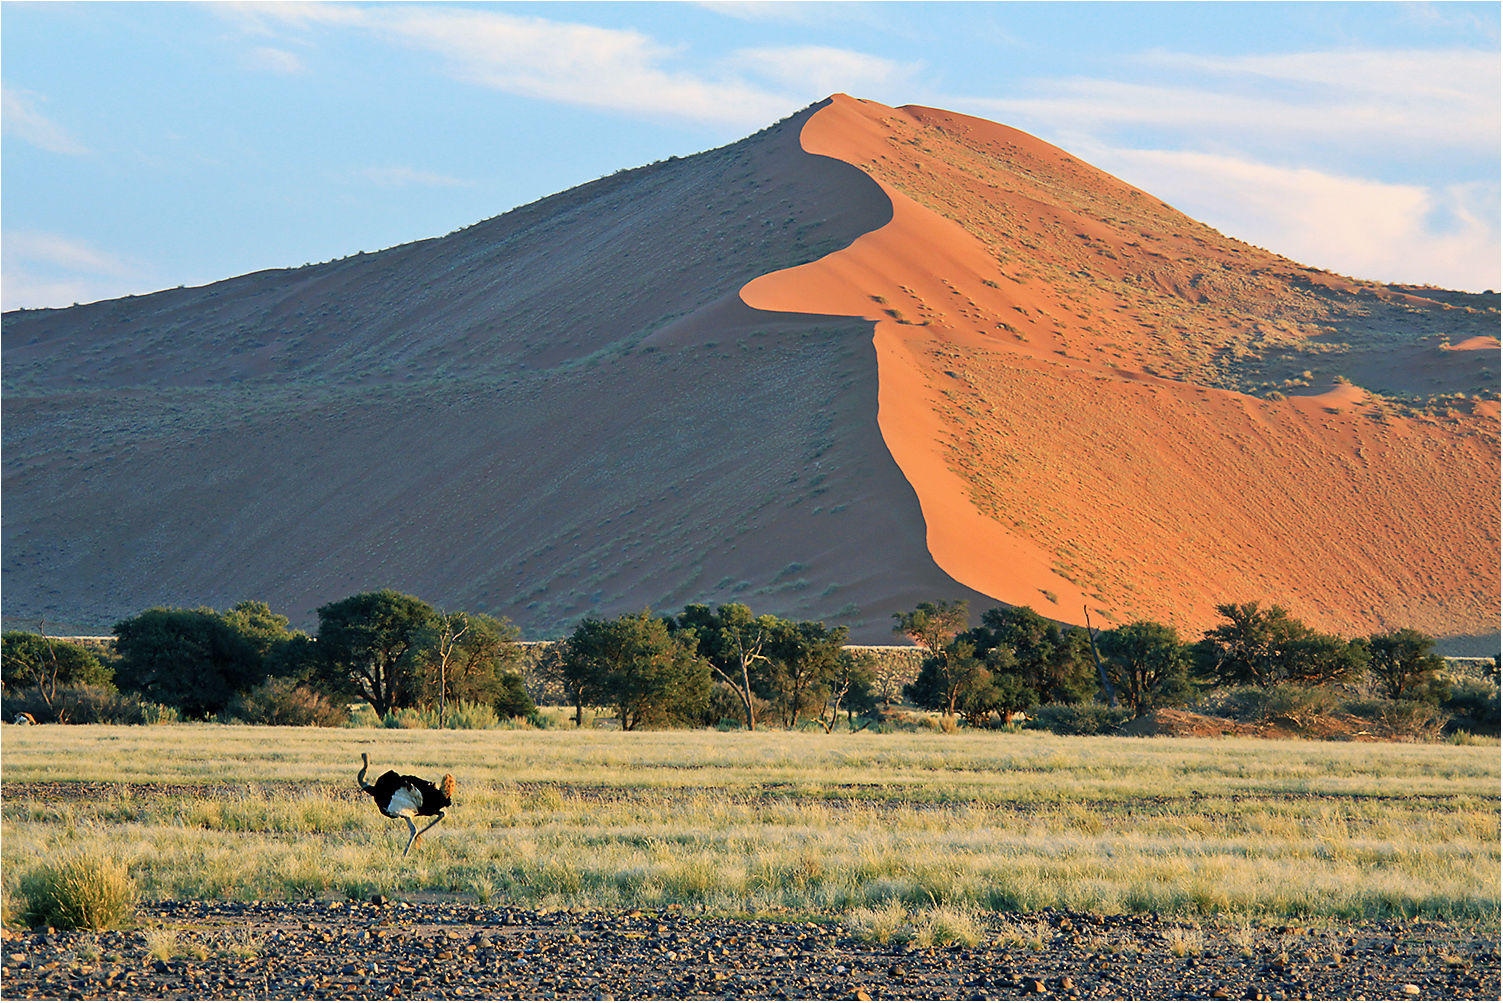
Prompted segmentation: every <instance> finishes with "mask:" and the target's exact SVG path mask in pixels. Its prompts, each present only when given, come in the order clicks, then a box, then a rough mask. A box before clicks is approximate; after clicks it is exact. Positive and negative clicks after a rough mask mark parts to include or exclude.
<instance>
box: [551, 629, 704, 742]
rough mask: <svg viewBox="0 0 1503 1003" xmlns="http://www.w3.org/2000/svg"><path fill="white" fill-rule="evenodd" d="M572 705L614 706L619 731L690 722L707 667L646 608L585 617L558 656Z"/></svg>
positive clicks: (686, 640) (690, 640)
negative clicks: (611, 615) (609, 616)
mask: <svg viewBox="0 0 1503 1003" xmlns="http://www.w3.org/2000/svg"><path fill="white" fill-rule="evenodd" d="M563 674H564V679H565V683H566V686H567V687H568V688H569V690H570V692H571V693H572V694H574V698H575V700H576V707H577V708H582V707H583V705H584V704H586V703H588V704H592V705H595V706H609V707H614V708H615V709H616V712H617V716H618V717H619V718H620V720H621V729H622V730H623V731H636V730H639V729H641V728H644V727H656V726H662V725H665V724H681V723H688V722H690V721H693V720H695V719H696V718H697V717H698V715H699V713H700V710H701V709H702V707H703V706H704V703H705V701H706V700H707V699H708V697H709V689H710V667H709V664H708V663H707V662H706V661H705V660H704V659H703V658H701V657H699V654H698V652H697V651H696V649H695V639H694V637H693V636H692V635H691V634H688V633H685V632H670V631H669V629H668V624H667V623H666V622H665V621H664V620H661V619H658V618H656V617H654V616H652V614H651V613H649V612H648V611H647V610H643V611H642V612H641V613H627V614H623V615H622V616H619V617H617V618H616V619H614V620H595V619H586V620H583V621H581V622H580V624H579V626H578V627H576V628H575V629H574V633H573V634H572V635H570V637H569V641H568V649H567V651H566V653H565V655H564V662H563Z"/></svg>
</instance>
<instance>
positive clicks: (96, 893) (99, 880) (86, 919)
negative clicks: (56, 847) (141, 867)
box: [18, 852, 136, 930]
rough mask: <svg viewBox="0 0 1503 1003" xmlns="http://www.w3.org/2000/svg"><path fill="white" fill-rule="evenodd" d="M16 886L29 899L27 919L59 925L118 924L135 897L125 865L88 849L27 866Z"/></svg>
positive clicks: (93, 927) (99, 926) (91, 926)
mask: <svg viewBox="0 0 1503 1003" xmlns="http://www.w3.org/2000/svg"><path fill="white" fill-rule="evenodd" d="M18 891H19V892H20V894H21V896H22V897H23V898H24V899H25V900H26V906H25V908H24V910H23V912H22V917H23V918H24V919H25V920H26V921H27V922H28V923H30V924H31V925H32V926H34V927H40V926H52V927H56V928H57V929H59V930H104V929H108V928H109V927H111V926H116V925H118V924H120V923H121V922H123V921H124V920H126V919H127V918H128V917H129V916H130V915H131V912H132V909H133V906H134V905H135V900H136V886H135V883H134V882H132V881H131V879H130V875H129V874H127V873H126V870H125V865H124V864H121V863H120V862H119V861H116V860H112V859H110V858H109V857H106V856H104V855H103V854H99V853H89V852H81V853H77V854H75V855H73V856H72V857H69V858H67V859H65V860H63V861H61V862H59V863H56V864H43V865H42V866H40V867H38V868H35V869H34V870H31V871H29V872H27V873H26V874H24V875H22V876H21V881H20V883H19V886H18Z"/></svg>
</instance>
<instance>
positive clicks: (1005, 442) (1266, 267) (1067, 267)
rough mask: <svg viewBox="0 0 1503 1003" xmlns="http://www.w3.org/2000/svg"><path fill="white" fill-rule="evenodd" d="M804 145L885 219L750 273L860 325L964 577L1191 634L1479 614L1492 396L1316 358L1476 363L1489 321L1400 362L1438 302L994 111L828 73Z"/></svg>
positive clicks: (912, 465)
mask: <svg viewBox="0 0 1503 1003" xmlns="http://www.w3.org/2000/svg"><path fill="white" fill-rule="evenodd" d="M801 141H802V143H803V145H804V148H805V149H806V150H808V151H809V152H811V153H815V154H819V155H822V156H829V157H834V158H836V159H839V160H843V161H845V162H847V163H850V164H852V165H854V166H856V167H858V168H860V169H861V170H862V171H864V172H865V173H867V174H868V175H869V176H870V177H872V178H873V179H874V180H876V181H877V182H878V184H879V185H881V187H882V190H883V192H884V194H886V196H887V197H888V198H889V199H890V200H891V202H892V205H893V218H892V222H891V223H889V224H888V225H887V226H885V227H882V228H880V229H878V230H874V231H872V232H870V233H867V234H865V235H864V236H862V237H860V238H859V239H857V240H856V241H855V242H854V243H853V244H852V245H851V246H850V247H849V248H847V249H845V250H842V251H840V252H837V253H835V254H831V255H829V256H827V257H825V258H823V259H820V260H819V261H815V262H812V263H810V264H806V265H803V266H800V267H798V268H793V269H788V270H786V271H782V272H776V273H773V274H770V275H765V276H762V277H761V278H758V279H756V280H754V281H753V282H751V283H749V284H747V285H746V286H745V287H744V288H743V289H742V293H741V295H742V298H743V299H744V300H745V301H746V302H747V303H748V304H750V305H751V306H754V307H757V308H759V309H764V310H780V311H797V312H822V313H832V314H842V315H850V316H859V317H864V318H866V319H868V320H871V321H873V322H875V346H876V350H877V357H878V369H879V381H880V389H879V423H880V425H881V429H882V435H883V438H884V440H885V441H886V444H887V446H888V448H889V449H890V450H891V451H892V454H893V456H894V458H895V459H896V460H897V461H898V464H899V466H900V467H901V468H902V470H903V473H904V475H905V476H906V477H907V478H908V480H909V482H910V483H911V484H912V485H913V487H914V490H915V491H916V492H917V493H918V496H919V499H920V504H921V506H922V509H923V513H924V519H925V522H926V527H927V536H928V545H929V549H930V552H931V553H932V554H933V555H934V558H935V560H936V562H937V563H938V564H939V565H940V567H942V568H943V569H944V570H945V571H947V572H948V573H950V574H951V575H952V576H954V577H955V578H956V579H957V580H958V581H960V582H963V583H965V584H966V585H969V586H971V587H972V588H975V589H977V590H978V591H980V592H983V593H985V594H986V595H989V596H993V597H995V598H997V599H1000V600H1002V601H1005V602H1008V603H1014V604H1020V605H1030V606H1033V607H1034V608H1036V609H1039V610H1041V611H1042V612H1045V613H1046V614H1047V615H1050V616H1055V617H1058V618H1061V619H1065V620H1070V621H1074V622H1080V621H1081V620H1082V619H1084V615H1085V612H1086V610H1087V609H1089V610H1091V611H1094V612H1095V613H1096V614H1099V616H1100V618H1101V620H1102V621H1106V622H1110V621H1113V620H1115V621H1125V620H1131V619H1139V618H1153V619H1158V620H1163V621H1166V622H1170V623H1175V624H1177V625H1179V626H1181V627H1184V628H1188V629H1197V630H1198V629H1203V628H1204V627H1205V626H1208V625H1209V623H1210V621H1211V619H1212V617H1213V607H1214V604H1215V603H1217V602H1224V601H1229V600H1233V599H1238V598H1241V599H1253V598H1256V599H1267V600H1272V601H1277V602H1280V603H1282V604H1284V605H1286V606H1288V607H1289V608H1291V609H1292V610H1293V611H1294V612H1295V613H1296V614H1298V615H1300V616H1302V617H1305V618H1307V619H1309V620H1310V621H1312V622H1314V623H1317V624H1320V625H1322V626H1323V627H1325V628H1327V629H1338V630H1344V631H1347V632H1350V633H1357V632H1364V631H1368V630H1377V629H1381V628H1386V627H1392V626H1413V625H1416V624H1423V625H1424V629H1427V630H1430V631H1432V632H1434V633H1437V634H1464V633H1486V632H1489V631H1492V630H1495V629H1496V622H1495V620H1496V600H1497V594H1498V570H1497V561H1496V553H1497V549H1498V525H1497V522H1498V521H1497V509H1496V504H1495V498H1496V495H1497V490H1498V464H1497V442H1498V435H1497V407H1496V404H1495V403H1494V402H1491V401H1476V402H1471V401H1468V402H1467V406H1465V407H1463V408H1461V409H1460V410H1458V411H1456V412H1454V413H1452V414H1450V415H1448V416H1445V417H1438V416H1437V415H1436V414H1434V413H1430V414H1414V413H1412V412H1409V411H1407V410H1406V409H1404V408H1401V407H1398V406H1396V405H1395V404H1394V402H1393V401H1392V400H1390V399H1387V398H1384V397H1383V396H1380V395H1377V394H1374V393H1372V392H1371V391H1370V390H1368V389H1366V388H1364V387H1363V386H1361V385H1359V384H1358V383H1356V382H1352V381H1350V380H1348V379H1347V378H1346V376H1345V375H1338V374H1340V373H1341V370H1340V369H1335V368H1333V367H1334V366H1343V365H1344V366H1347V367H1351V368H1353V369H1354V370H1355V372H1354V375H1359V376H1361V375H1364V374H1371V375H1372V377H1373V379H1374V380H1384V381H1387V384H1385V385H1388V384H1395V383H1401V381H1402V380H1405V379H1409V380H1414V381H1418V380H1419V379H1420V378H1421V376H1420V375H1419V374H1420V372H1421V370H1423V373H1424V376H1423V378H1424V379H1425V380H1428V381H1429V382H1430V383H1432V384H1433V383H1437V382H1441V381H1444V380H1450V381H1453V382H1454V381H1455V380H1457V379H1466V378H1470V371H1462V370H1459V369H1457V368H1456V367H1455V365H1454V364H1453V362H1452V361H1449V360H1447V359H1446V358H1444V356H1445V355H1446V352H1445V351H1442V349H1446V350H1448V351H1450V352H1453V353H1455V352H1459V351H1461V350H1466V349H1470V348H1472V347H1474V346H1478V345H1481V346H1482V347H1486V346H1485V342H1479V341H1478V339H1477V338H1472V339H1468V340H1464V341H1458V342H1457V343H1456V344H1454V345H1450V344H1447V345H1441V344H1431V345H1429V347H1425V345H1424V344H1421V343H1419V342H1416V347H1415V348H1414V349H1412V354H1415V357H1414V358H1413V359H1407V358H1406V359H1404V360H1400V361H1398V362H1394V361H1390V360H1391V355H1392V351H1393V349H1392V348H1391V347H1390V345H1389V344H1388V342H1387V341H1385V339H1389V340H1392V336H1394V335H1401V334H1402V335H1407V336H1408V337H1409V340H1410V341H1414V340H1415V339H1414V338H1413V335H1414V333H1415V332H1416V330H1419V331H1421V332H1422V331H1423V330H1424V329H1423V328H1419V329H1416V328H1415V327H1414V325H1416V324H1422V323H1427V322H1428V323H1433V321H1430V320H1429V319H1428V316H1427V315H1426V314H1424V313H1423V311H1435V312H1441V311H1444V310H1446V309H1447V308H1446V307H1444V306H1443V305H1441V304H1439V303H1436V302H1433V301H1431V300H1428V299H1426V298H1424V297H1420V296H1413V295H1400V294H1395V293H1392V292H1390V291H1388V290H1383V289H1381V288H1380V287H1373V286H1370V285H1367V284H1363V283H1359V282H1354V281H1352V280H1348V279H1344V278H1342V277H1340V276H1334V275H1330V274H1327V273H1322V272H1317V271H1313V270H1310V269H1306V268H1302V267H1301V266H1298V265H1296V264H1294V263H1292V262H1289V261H1287V260H1286V259H1283V258H1279V257H1277V256H1276V255H1273V254H1270V253H1268V252H1266V251H1262V250H1261V249H1258V248H1253V247H1250V246H1247V245H1244V244H1240V243H1238V242H1236V241H1233V240H1229V239H1227V238H1224V237H1222V236H1221V235H1220V234H1218V233H1216V232H1215V231H1214V230H1211V229H1209V228H1208V227H1205V226H1203V225H1202V224H1199V223H1197V222H1195V221H1193V220H1191V219H1189V218H1187V217H1185V216H1183V215H1182V214H1180V213H1178V212H1176V211H1174V210H1173V209H1171V208H1169V207H1168V206H1166V205H1164V204H1163V203H1162V202H1160V201H1158V200H1157V199H1154V198H1153V197H1151V196H1149V195H1146V194H1145V193H1143V192H1140V191H1138V190H1136V189H1134V188H1132V187H1130V186H1128V185H1125V184H1123V183H1122V182H1120V181H1118V180H1117V179H1115V178H1112V177H1111V176H1109V175H1106V174H1104V173H1102V172H1100V171H1097V170H1095V169H1094V168H1091V167H1089V166H1088V165H1085V164H1082V163H1080V162H1079V161H1077V160H1075V159H1074V158H1071V157H1069V156H1068V155H1067V154H1065V153H1064V152H1063V151H1060V150H1058V149H1056V148H1054V147H1051V146H1049V145H1048V144H1046V143H1043V142H1041V141H1039V140H1037V139H1035V138H1033V137H1031V136H1027V135H1026V134H1023V133H1020V132H1017V131H1016V130H1013V129H1009V128H1007V127H1005V126H1000V125H996V124H995V123H989V122H984V121H982V120H978V119H970V118H966V117H965V116H959V115H954V114H952V113H948V112H939V111H935V110H932V109H924V108H904V109H893V108H888V107H885V106H883V105H878V104H875V103H872V102H863V101H857V100H855V99H851V98H846V97H844V96H837V97H836V98H835V99H834V100H833V101H832V103H831V104H830V105H829V106H828V107H826V108H824V109H822V110H821V111H820V112H818V113H817V114H816V115H815V116H814V117H813V118H811V119H810V121H809V122H808V124H807V125H806V126H805V127H804V130H803V133H802V136H801ZM1416 315H1418V317H1419V319H1415V318H1416ZM1448 319H1449V320H1452V321H1456V322H1470V323H1480V322H1485V321H1478V320H1477V319H1476V318H1472V317H1471V316H1470V315H1465V316H1464V315H1463V314H1462V313H1461V312H1459V311H1458V312H1456V313H1455V316H1454V317H1451V318H1448ZM1495 320H1496V318H1495V316H1494V318H1493V322H1494V323H1495ZM1406 325H1408V326H1407V327H1406ZM1369 332H1371V337H1368V335H1369ZM1364 339H1366V340H1364ZM1492 345H1493V347H1495V346H1496V340H1495V339H1494V340H1493V341H1492ZM1416 353H1417V354H1416ZM1447 367H1450V368H1447ZM1495 372H1496V370H1494V373H1495ZM1437 374H1439V375H1437Z"/></svg>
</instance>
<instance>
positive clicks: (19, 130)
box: [0, 87, 89, 156]
mask: <svg viewBox="0 0 1503 1003" xmlns="http://www.w3.org/2000/svg"><path fill="white" fill-rule="evenodd" d="M0 94H3V98H0V99H3V114H0V122H3V123H4V131H5V134H6V135H8V136H15V137H16V138H17V139H20V140H24V141H25V142H28V143H30V144H31V145H32V146H36V147H40V148H41V149H43V150H47V151H48V152H50V153H63V154H68V155H70V156H82V155H84V154H86V153H88V152H89V148H88V147H87V146H84V145H83V144H82V143H80V142H79V141H78V140H77V139H75V138H74V137H73V135H72V134H71V133H69V132H68V130H66V129H64V128H63V127H62V126H60V125H58V124H57V123H56V122H53V121H52V120H51V119H49V118H47V117H46V116H45V115H43V114H42V113H41V112H39V111H37V109H36V104H35V99H37V97H38V95H36V94H33V93H31V92H30V91H14V90H11V89H10V88H9V87H5V88H3V89H0Z"/></svg>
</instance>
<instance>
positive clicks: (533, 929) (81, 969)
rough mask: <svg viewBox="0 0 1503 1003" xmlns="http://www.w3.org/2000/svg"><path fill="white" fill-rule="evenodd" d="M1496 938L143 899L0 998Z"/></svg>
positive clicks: (1051, 968) (1194, 993) (1303, 975)
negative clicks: (943, 936)
mask: <svg viewBox="0 0 1503 1003" xmlns="http://www.w3.org/2000/svg"><path fill="white" fill-rule="evenodd" d="M1498 947H1499V945H1498V940H1497V934H1496V932H1495V931H1485V930H1477V929H1473V928H1469V927H1463V926H1457V925H1451V924H1445V923H1435V922H1426V921H1420V920H1415V921H1410V922H1390V923H1363V924H1358V925H1350V926H1348V925H1335V926H1329V927H1321V928H1306V927H1298V926H1274V927H1268V926H1249V925H1237V926H1232V925H1228V926H1219V927H1218V926H1217V925H1216V924H1214V923H1206V924H1203V925H1201V926H1198V927H1195V926H1190V925H1187V924H1181V923H1176V922H1172V921H1169V920H1162V919H1160V918H1158V917H1156V916H1094V915H1081V914H1073V913H1064V912H1057V911H1044V912H1040V913H1033V914H1026V915H1023V914H1019V915H1010V916H1006V917H999V918H997V919H996V920H995V921H994V922H993V923H992V925H991V927H990V928H989V929H988V930H986V931H985V936H984V938H983V939H982V940H981V941H979V942H978V943H976V944H974V945H972V946H964V945H954V946H948V947H924V948H918V947H912V946H909V945H905V944H873V943H868V942H865V941H863V940H861V939H858V938H856V937H854V936H852V935H851V933H850V931H848V930H846V929H845V928H843V927H841V926H839V925H820V924H816V923H808V922H793V921H786V922H776V921H762V920H741V919H721V918H713V917H708V916H702V915H696V914H692V913H689V912H687V911H685V910H667V911H662V912H656V911H654V912H641V911H635V910H633V911H630V912H626V913H602V912H581V911H574V912H554V913H537V912H530V911H525V910H520V909H514V908H507V907H481V906H474V905H463V904H456V903H384V902H382V903H380V904H377V903H346V902H307V903H272V902H251V903H225V902H158V903H153V904H149V905H145V906H143V907H142V908H141V911H140V913H139V915H138V929H136V930H132V931H128V932H106V933H59V932H48V931H32V932H22V933H16V932H12V931H6V932H5V943H4V968H3V972H0V978H3V986H0V988H3V995H4V997H5V998H6V999H210V1000H217V999H262V1000H279V999H855V1000H880V999H1014V998H1017V997H1020V996H1042V997H1050V998H1067V999H1275V1000H1280V999H1291V1000H1292V999H1440V998H1444V999H1486V1000H1496V999H1499V998H1500V987H1499V953H1498Z"/></svg>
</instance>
